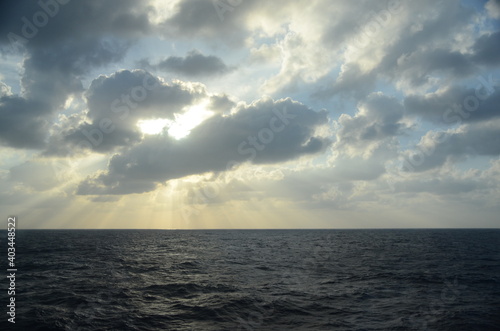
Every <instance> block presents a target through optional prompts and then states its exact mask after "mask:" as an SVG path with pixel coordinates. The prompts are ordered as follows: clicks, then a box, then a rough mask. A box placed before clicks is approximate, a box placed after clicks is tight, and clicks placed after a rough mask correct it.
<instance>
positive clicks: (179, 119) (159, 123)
mask: <svg viewBox="0 0 500 331" xmlns="http://www.w3.org/2000/svg"><path fill="white" fill-rule="evenodd" d="M205 106H206V105H205V104H198V105H195V106H192V107H190V108H189V109H188V110H187V111H186V112H184V113H182V114H175V115H174V116H175V119H174V120H169V119H165V118H159V119H149V120H140V121H138V122H137V126H138V127H139V129H140V130H141V132H142V133H143V134H149V135H153V134H159V133H162V132H163V131H164V130H165V129H166V131H167V133H168V135H169V136H171V137H172V138H174V139H177V140H179V139H182V138H184V137H187V136H188V135H189V134H190V133H191V130H192V129H194V128H195V127H197V126H198V125H200V124H201V123H202V122H203V121H205V120H206V119H207V118H209V117H211V116H213V112H211V111H208V110H206V108H205Z"/></svg>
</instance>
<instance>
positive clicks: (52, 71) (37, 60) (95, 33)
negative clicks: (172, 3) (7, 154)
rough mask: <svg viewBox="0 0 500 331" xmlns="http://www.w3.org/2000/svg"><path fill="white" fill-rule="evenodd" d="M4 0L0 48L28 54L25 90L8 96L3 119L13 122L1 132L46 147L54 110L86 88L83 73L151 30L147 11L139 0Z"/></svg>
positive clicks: (12, 142)
mask: <svg viewBox="0 0 500 331" xmlns="http://www.w3.org/2000/svg"><path fill="white" fill-rule="evenodd" d="M2 5H3V10H2V11H1V14H0V50H1V51H2V52H7V53H9V52H19V51H24V56H25V59H24V62H23V69H24V72H23V75H22V78H21V84H22V87H23V91H24V92H23V94H22V95H20V96H17V97H16V99H13V98H10V99H5V100H3V101H2V105H1V107H0V122H1V123H2V125H8V126H9V128H11V129H10V130H9V131H7V132H5V131H3V132H2V133H0V136H2V138H3V139H2V142H3V143H4V144H7V145H9V146H13V147H23V148H41V147H43V146H44V142H45V141H46V140H47V135H48V130H47V128H48V123H51V122H52V121H53V120H54V116H55V113H56V112H57V111H58V110H60V109H61V108H62V106H63V105H64V103H65V101H66V99H67V98H68V97H69V96H70V95H71V94H74V93H81V92H82V91H83V86H82V83H81V79H82V77H83V76H84V75H85V74H86V73H88V71H89V70H90V69H92V68H96V67H101V66H103V65H106V64H109V63H112V62H116V61H119V60H121V59H122V58H123V56H124V55H125V52H126V51H127V49H128V47H129V46H130V43H131V39H133V38H135V37H136V36H138V35H140V34H141V33H145V32H147V31H148V30H149V23H148V19H147V11H146V10H144V6H143V5H141V4H139V3H138V2H135V1H113V0H112V1H106V2H101V1H71V2H69V1H61V0H60V1H55V0H45V1H44V0H42V1H30V2H20V1H4V2H3V3H2ZM138 9H141V10H138ZM32 105H35V106H32ZM23 107H26V108H23ZM40 109H43V111H40ZM14 129H15V131H16V133H15V134H13V133H12V132H11V131H13V130H14ZM9 132H10V133H9ZM16 139H19V141H16Z"/></svg>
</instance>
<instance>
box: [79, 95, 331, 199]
mask: <svg viewBox="0 0 500 331" xmlns="http://www.w3.org/2000/svg"><path fill="white" fill-rule="evenodd" d="M326 122H327V117H326V112H325V111H320V112H315V111H313V110H311V109H310V108H308V107H306V106H305V105H303V104H300V103H298V102H295V101H292V100H291V99H283V100H278V101H273V100H271V99H261V100H258V101H256V102H254V103H252V104H250V105H245V104H239V105H238V106H237V107H236V109H234V110H233V111H232V112H231V114H229V115H226V116H223V115H215V116H213V117H211V118H210V119H208V120H206V121H205V122H203V123H202V124H201V125H199V126H198V127H196V128H195V129H193V130H192V131H191V134H190V135H189V136H187V137H186V138H184V139H181V140H174V139H172V138H170V137H169V136H165V135H157V136H151V137H147V138H145V139H144V140H143V141H142V142H141V143H140V144H138V145H136V146H134V147H132V148H130V149H129V150H128V151H126V152H124V153H122V154H117V155H114V156H113V157H112V158H111V160H110V162H109V167H108V170H107V171H106V172H105V173H102V174H100V175H97V176H95V177H92V178H88V179H87V180H86V181H84V182H83V183H81V185H80V187H79V189H78V194H128V193H141V192H146V191H150V190H153V189H155V188H156V185H157V184H159V183H163V182H165V181H168V180H170V179H174V178H181V177H185V176H188V175H193V174H202V173H206V172H220V171H226V170H230V169H232V168H233V166H235V165H238V164H242V163H244V162H252V163H254V164H273V163H280V162H285V161H289V160H293V159H296V158H298V157H301V156H305V155H314V154H317V153H319V152H321V151H323V150H324V149H325V148H326V146H328V144H329V142H328V140H327V139H325V138H322V137H318V136H315V135H314V134H315V130H316V128H317V127H319V126H321V125H324V124H326Z"/></svg>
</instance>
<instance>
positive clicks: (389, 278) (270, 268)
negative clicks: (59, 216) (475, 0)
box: [0, 230, 500, 330]
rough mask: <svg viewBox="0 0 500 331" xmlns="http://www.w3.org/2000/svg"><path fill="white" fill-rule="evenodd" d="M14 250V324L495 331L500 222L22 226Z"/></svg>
mask: <svg viewBox="0 0 500 331" xmlns="http://www.w3.org/2000/svg"><path fill="white" fill-rule="evenodd" d="M5 238H6V236H5V234H4V235H3V236H2V246H1V247H4V248H3V249H2V250H3V251H4V252H6V251H7V249H6V247H7V244H6V240H5ZM16 245H17V256H16V258H17V260H16V262H17V267H18V272H17V279H16V287H17V293H16V294H17V295H16V303H17V304H16V307H17V311H16V312H17V315H16V328H15V329H18V330H500V317H499V316H500V230H340V231H339V230H291V231H282V230H273V231H249V230H246V231H221V230H214V231H156V230H151V231H149V230H144V231H135V230H121V231H116V230H107V231H66V230H64V231H62V230H61V231H49V230H47V231H28V230H26V231H22V230H21V231H18V232H17V237H16ZM6 255H7V254H6V253H5V259H3V260H6ZM4 262H6V261H4ZM4 262H2V266H3V267H4V268H3V270H4V272H5V269H6V265H5V263H4ZM5 273H6V272H5ZM2 278H4V277H2ZM4 279H5V278H4ZM4 284H5V285H4V286H3V288H4V289H5V288H6V287H7V286H6V285H7V281H5V282H4ZM1 299H2V302H3V303H2V305H3V307H5V305H4V303H5V304H6V303H7V300H8V299H7V294H6V291H4V290H2V296H1ZM4 309H5V310H6V308H4ZM3 316H4V317H3V320H2V321H1V323H2V324H1V325H2V326H1V327H0V328H3V326H6V328H4V329H10V328H11V323H7V322H6V320H7V317H8V316H7V315H6V313H5V312H4V313H3Z"/></svg>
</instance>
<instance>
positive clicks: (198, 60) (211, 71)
mask: <svg viewBox="0 0 500 331" xmlns="http://www.w3.org/2000/svg"><path fill="white" fill-rule="evenodd" d="M155 67H157V68H158V69H160V70H164V71H170V72H174V73H178V74H182V75H185V76H188V77H197V76H213V75H221V74H225V73H227V72H229V71H230V70H231V69H230V68H229V67H228V66H227V65H226V64H225V63H224V62H223V61H222V60H221V59H220V58H218V57H216V56H213V55H208V56H205V55H203V54H201V53H200V52H199V51H197V50H193V51H190V52H189V53H188V54H187V55H186V56H185V57H178V56H170V57H168V58H166V59H165V60H163V61H160V62H159V63H158V64H157V65H156V66H155Z"/></svg>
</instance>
